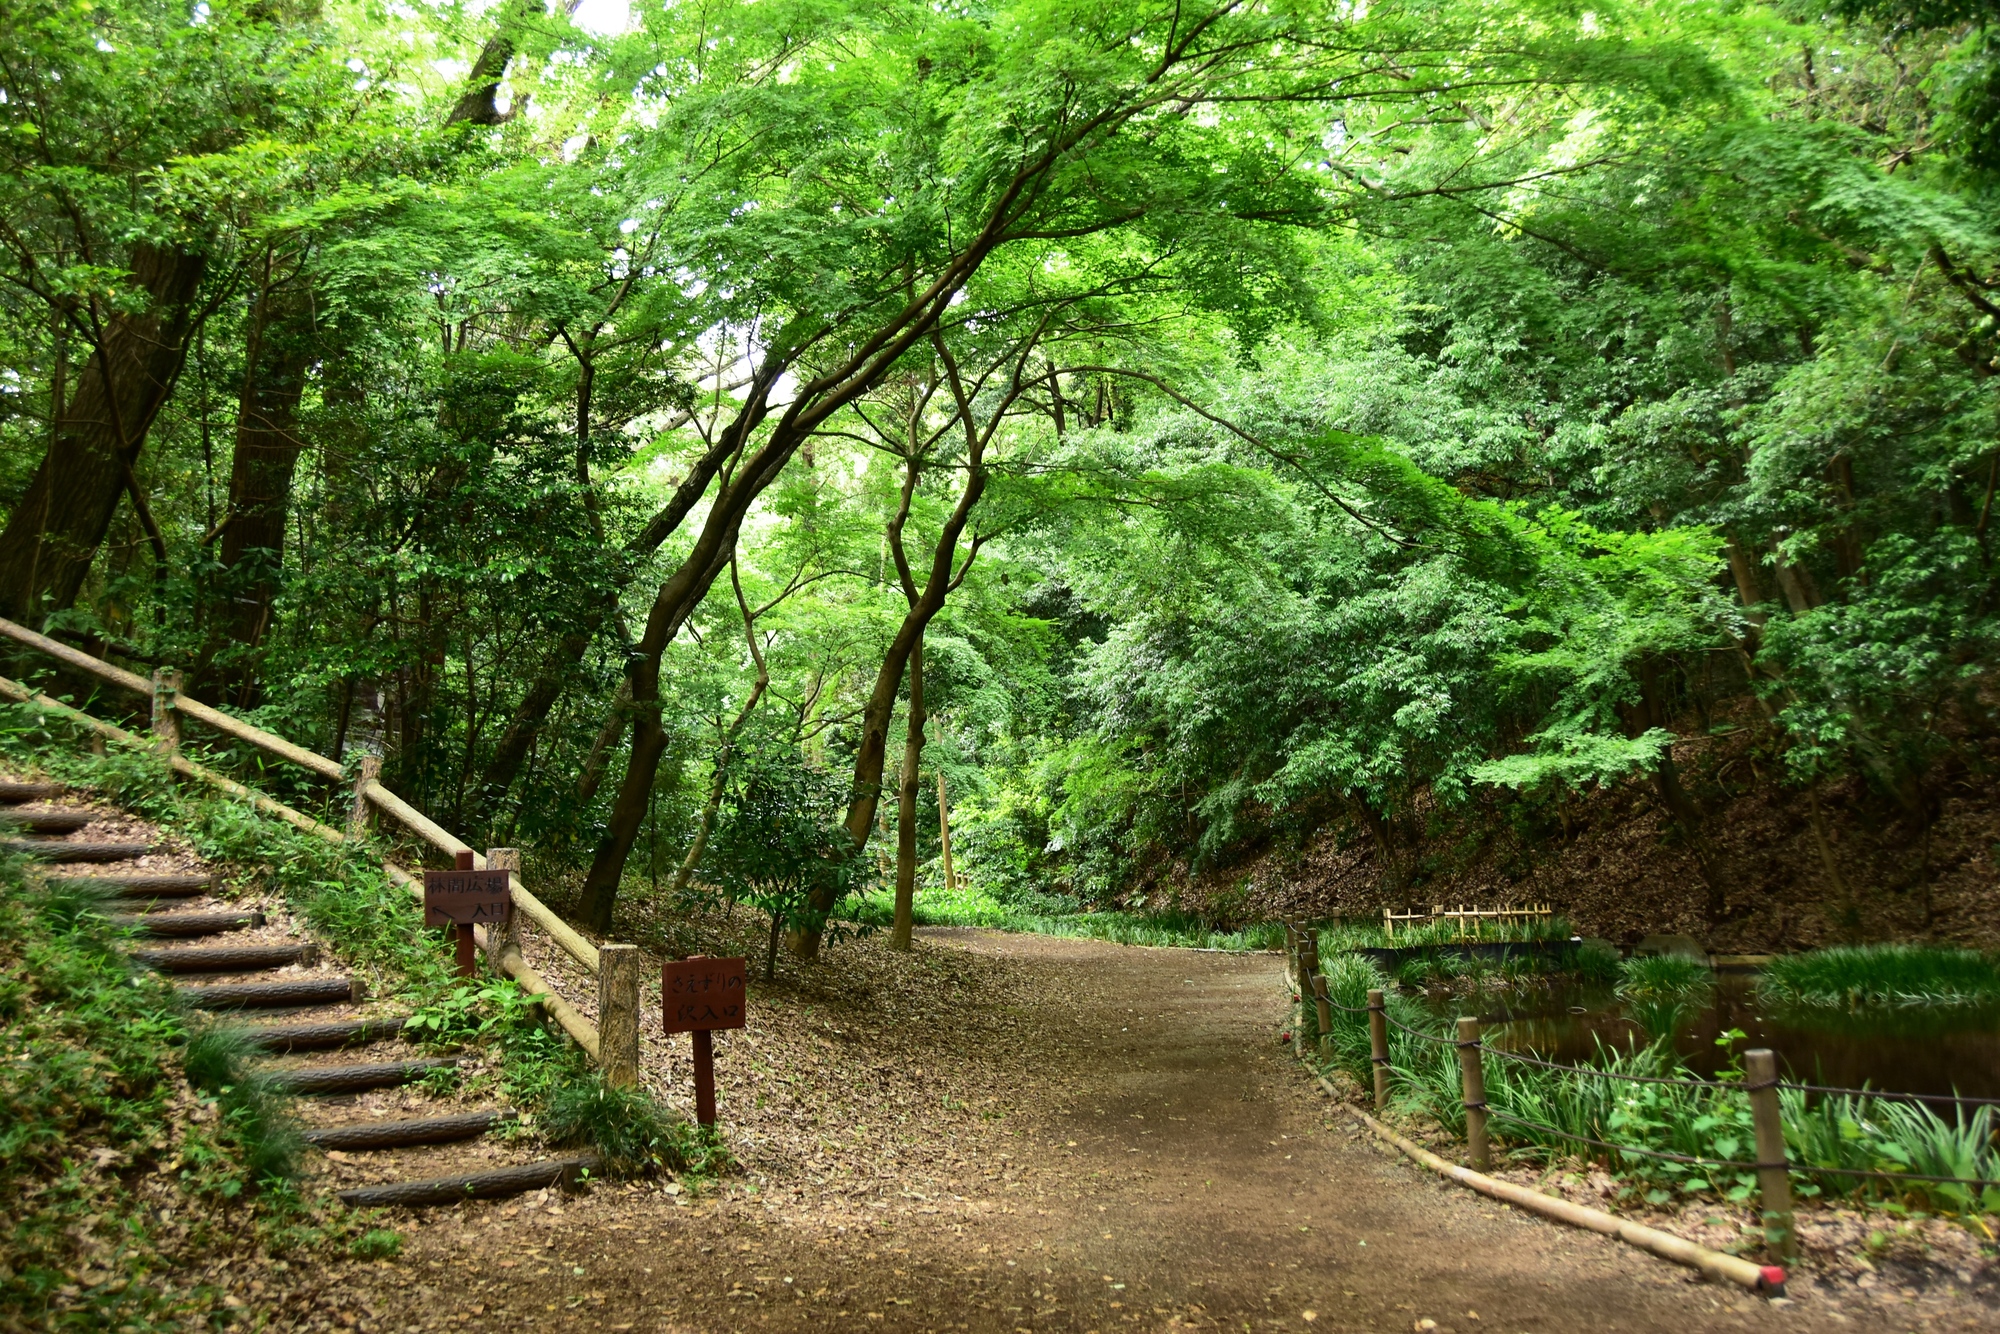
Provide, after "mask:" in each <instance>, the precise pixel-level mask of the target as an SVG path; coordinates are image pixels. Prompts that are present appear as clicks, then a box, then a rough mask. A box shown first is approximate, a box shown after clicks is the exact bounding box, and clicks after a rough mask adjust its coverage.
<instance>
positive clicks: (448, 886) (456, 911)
mask: <svg viewBox="0 0 2000 1334" xmlns="http://www.w3.org/2000/svg"><path fill="white" fill-rule="evenodd" d="M511 906H512V898H511V896H510V895H509V894H508V892H507V872H505V871H425V872H424V925H425V926H450V925H453V924H458V925H462V926H499V925H500V924H501V923H503V922H505V921H506V920H507V912H508V909H509V908H510V907H511Z"/></svg>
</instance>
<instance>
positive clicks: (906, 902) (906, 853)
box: [889, 637, 924, 950]
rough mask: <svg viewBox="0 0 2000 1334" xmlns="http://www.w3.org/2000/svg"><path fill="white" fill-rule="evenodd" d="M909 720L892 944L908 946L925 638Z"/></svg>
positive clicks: (915, 656)
mask: <svg viewBox="0 0 2000 1334" xmlns="http://www.w3.org/2000/svg"><path fill="white" fill-rule="evenodd" d="M908 707H909V720H908V722H907V723H906V724H905V725H904V728H903V771H902V774H901V776H900V777H901V781H900V782H898V783H897V785H896V920H895V925H894V926H893V927H892V928H891V929H890V932H889V948H890V949H896V950H908V949H909V948H910V933H911V930H912V928H913V927H914V926H915V924H916V912H917V780H918V774H917V771H918V769H919V767H921V765H922V764H923V758H924V641H923V639H922V638H921V637H919V638H918V640H917V646H916V647H915V648H914V649H912V650H911V651H910V702H909V706H908Z"/></svg>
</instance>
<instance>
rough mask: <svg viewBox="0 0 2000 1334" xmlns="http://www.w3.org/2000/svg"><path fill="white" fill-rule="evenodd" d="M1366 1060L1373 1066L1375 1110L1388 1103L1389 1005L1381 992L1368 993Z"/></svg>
mask: <svg viewBox="0 0 2000 1334" xmlns="http://www.w3.org/2000/svg"><path fill="white" fill-rule="evenodd" d="M1368 1060H1369V1063H1370V1064H1371V1065H1373V1066H1374V1067H1375V1110H1376V1111H1378V1112H1379V1111H1381V1110H1382V1109H1383V1108H1385V1107H1387V1106H1388V1105H1389V1007H1388V1005H1387V1003H1386V1002H1384V1001H1383V999H1382V993H1381V992H1379V991H1373V990H1371V991H1370V992H1369V993H1368Z"/></svg>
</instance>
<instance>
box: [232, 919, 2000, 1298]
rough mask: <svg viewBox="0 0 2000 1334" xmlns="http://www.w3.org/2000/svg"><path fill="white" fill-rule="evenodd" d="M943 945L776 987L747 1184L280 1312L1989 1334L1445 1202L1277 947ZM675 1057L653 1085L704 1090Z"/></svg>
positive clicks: (738, 1062)
mask: <svg viewBox="0 0 2000 1334" xmlns="http://www.w3.org/2000/svg"><path fill="white" fill-rule="evenodd" d="M746 925H747V924H746ZM924 934H925V937H926V938H925V939H923V940H922V941H920V943H919V947H918V951H917V953H916V955H915V956H914V958H902V957H898V956H892V955H890V954H889V953H888V951H887V950H886V949H884V948H883V947H882V944H881V942H880V941H879V940H872V941H863V942H860V943H858V944H849V945H844V946H842V947H841V948H839V949H837V950H835V951H833V952H832V954H831V956H830V957H829V959H828V960H827V961H825V962H823V963H821V964H819V965H816V966H814V967H813V968H811V969H809V970H806V971H805V972H804V974H803V975H795V974H793V973H792V972H791V971H790V969H789V966H787V969H786V971H785V972H784V973H783V974H782V975H781V977H780V979H779V981H778V983H777V984H775V985H771V986H761V985H760V986H757V987H753V995H752V1006H753V1014H754V1015H755V1016H756V1019H755V1021H754V1023H753V1027H752V1028H751V1029H749V1030H747V1031H746V1032H745V1033H743V1034H741V1035H737V1036H734V1037H732V1038H730V1039H727V1040H725V1042H724V1043H723V1044H722V1050H721V1053H720V1057H719V1061H718V1065H719V1082H720V1085H721V1090H722V1098H723V1108H724V1118H725V1125H726V1128H727V1129H728V1131H729V1134H730V1137H731V1140H732V1142H733V1143H734V1144H735V1145H736V1146H737V1148H738V1151H739V1153H740V1154H741V1156H742V1159H743V1170H742V1172H741V1174H740V1175H735V1176H732V1177H729V1178H725V1179H724V1180H722V1181H720V1182H718V1183H714V1184H713V1185H711V1186H710V1187H708V1188H707V1189H705V1190H702V1191H701V1192H699V1193H698V1194H697V1193H696V1192H695V1191H692V1190H690V1189H688V1188H687V1187H686V1186H684V1185H682V1184H680V1183H635V1184H629V1185H600V1186H598V1187H596V1188H594V1189H592V1190H590V1191H588V1192H587V1193H585V1194H582V1195H579V1196H573V1197H570V1198H567V1199H564V1198H561V1197H549V1196H542V1197H529V1198H526V1199H523V1200H517V1201H513V1202H507V1203H500V1204H492V1205H484V1204H470V1205H466V1206H462V1207H460V1208H457V1209H453V1210H450V1211H436V1212H432V1213H428V1214H416V1215H400V1216H394V1217H392V1218H391V1219H389V1220H388V1221H389V1222H390V1224H391V1225H393V1226H395V1227H397V1228H399V1229H401V1230H402V1231H403V1232H404V1233H405V1235H406V1237H407V1239H408V1244H407V1246H406V1248H405V1250H404V1253H403V1255H402V1256H401V1257H400V1258H399V1259H397V1260H394V1261H381V1262H376V1263H374V1264H372V1265H345V1264H344V1265H337V1266H332V1267H330V1268H321V1267H319V1266H317V1265H314V1264H312V1263H311V1262H307V1263H305V1264H300V1265H297V1266H296V1267H295V1269H294V1271H293V1272H292V1273H291V1274H290V1275H288V1276H287V1278H286V1280H285V1281H283V1282H282V1283H279V1284H277V1285H275V1286H276V1287H280V1288H283V1289H286V1291H285V1292H284V1293H283V1295H282V1296H280V1295H279V1293H278V1292H276V1291H273V1292H271V1293H270V1294H269V1295H268V1296H266V1297H265V1299H264V1300H262V1301H255V1300H253V1301H252V1303H251V1305H252V1308H253V1310H255V1311H256V1314H258V1315H260V1316H263V1317H264V1318H265V1319H267V1320H268V1321H269V1322H270V1323H271V1324H272V1325H273V1326H275V1327H285V1328H301V1327H303V1328H314V1329H320V1328H333V1327H335V1326H339V1327H358V1328H360V1329H362V1330H364V1331H373V1330H435V1329H447V1328H463V1329H479V1330H516V1329H521V1330H525V1329H577V1330H599V1329H604V1330H628V1329H630V1330H642V1331H682V1330H686V1331H695V1330H700V1331H710V1330H738V1329H752V1330H765V1329H769V1330H773V1331H783V1330H808V1329H810V1330H822V1329H858V1330H871V1331H872V1330H945V1329H955V1330H998V1331H1019V1330H1029V1331H1042V1330H1061V1331H1077V1332H1078V1334H1082V1332H1083V1331H1101V1332H1103V1334H1109V1331H1112V1330H1116V1329H1125V1328H1137V1329H1165V1328H1172V1327H1188V1328H1228V1329H1231V1330H1235V1329H1243V1330H1246V1331H1247V1330H1264V1329H1305V1328H1307V1327H1311V1328H1313V1329H1336V1330H1382V1331H1387V1330H1430V1329H1437V1330H1457V1331H1461V1332H1463V1331H1474V1330H1505V1331H1509V1332H1510V1334H1519V1332H1521V1331H1537V1332H1539V1331H1550V1332H1554V1331H1565V1330H1575V1331H1582V1330H1590V1331H1599V1330H1633V1331H1636V1330H1687V1329H1724V1330H1727V1329H1764V1328H1772V1329H1796V1330H1819V1329H1826V1328H1829V1327H1832V1326H1834V1325H1839V1326H1842V1327H1845V1328H1851V1329H1854V1330H1873V1329H1882V1330H1888V1329H1897V1330H1905V1329H1912V1328H1917V1327H1937V1328H1975V1327H1986V1328H1991V1327H1992V1326H1993V1323H1994V1320H1995V1314H1996V1312H1995V1308H1994V1307H1993V1306H1991V1305H1988V1304H1986V1301H1985V1300H1982V1299H1981V1297H1979V1296H1978V1295H1975V1294H1972V1293H1968V1292H1966V1291H1964V1290H1963V1288H1962V1287H1961V1286H1960V1285H1959V1284H1958V1283H1957V1282H1955V1281H1953V1280H1952V1279H1951V1277H1950V1275H1949V1272H1948V1271H1938V1270H1936V1269H1935V1268H1933V1269H1932V1270H1931V1271H1929V1272H1930V1273H1931V1274H1932V1279H1930V1280H1927V1281H1928V1283H1929V1286H1927V1287H1922V1288H1919V1287H1917V1286H1914V1285H1905V1284H1904V1283H1900V1282H1891V1281H1883V1282H1880V1283H1877V1284H1875V1286H1873V1287H1872V1288H1870V1289H1868V1290H1863V1289H1860V1288H1855V1287H1852V1286H1847V1287H1838V1288H1833V1287H1829V1288H1820V1287H1814V1286H1812V1285H1810V1284H1808V1285H1804V1286H1803V1289H1802V1291H1803V1294H1804V1295H1803V1296H1802V1297H1801V1299H1800V1300H1796V1301H1792V1302H1789V1303H1766V1302H1764V1301H1761V1300H1759V1299H1756V1298H1753V1297H1750V1296H1748V1295H1746V1294H1742V1293H1740V1292H1738V1291H1736V1290H1734V1289H1730V1288H1724V1287H1719V1286H1716V1285H1712V1284H1707V1283H1703V1282H1701V1281H1699V1280H1698V1279H1696V1278H1694V1277H1692V1276H1691V1275H1690V1274H1689V1273H1688V1272H1687V1271H1684V1270H1681V1269H1678V1268H1676V1267H1674V1266H1671V1265H1667V1264H1665V1263H1663V1262H1660V1261H1657V1260H1654V1259H1652V1258H1650V1257H1648V1256H1646V1255H1643V1254H1641V1253H1638V1252H1635V1251H1632V1250H1630V1249H1627V1248H1625V1247H1622V1246H1620V1245H1619V1244H1618V1243H1615V1242H1611V1241H1608V1240H1606V1239H1603V1238H1601V1237H1598V1236H1595V1235H1594V1234H1583V1233H1578V1232H1575V1231H1571V1230H1568V1229H1564V1228H1560V1227H1557V1226H1555V1225H1552V1224H1548V1223H1544V1222H1541V1221H1539V1220H1531V1219H1527V1218H1524V1217H1522V1216H1520V1215H1518V1214H1516V1213H1514V1212H1513V1211H1510V1210H1507V1209H1505V1208H1503V1207H1501V1206H1497V1205H1495V1204H1493V1203H1491V1202H1489V1201H1485V1200H1483V1199H1482V1198H1480V1197H1477V1196H1474V1195H1471V1194H1469V1193H1467V1192H1465V1191H1463V1190H1461V1189H1460V1188H1457V1187H1454V1186H1448V1185H1446V1184H1443V1183H1441V1182H1439V1181H1438V1180H1437V1179H1436V1178H1435V1177H1433V1176H1431V1175H1430V1174H1429V1173H1426V1172H1422V1171H1420V1170H1418V1169H1415V1168H1413V1167H1411V1166H1409V1165H1408V1164H1406V1163H1404V1162H1403V1161H1402V1160H1401V1159H1399V1158H1397V1157H1395V1156H1393V1155H1391V1154H1389V1153H1386V1152H1385V1151H1383V1150H1381V1149H1380V1148H1378V1147H1376V1146H1375V1145H1374V1144H1373V1142H1372V1141H1368V1140H1363V1139H1362V1138H1360V1137H1359V1136H1358V1135H1357V1134H1356V1132H1355V1131H1354V1130H1353V1129H1352V1127H1351V1125H1350V1123H1349V1122H1348V1121H1347V1119H1346V1118H1345V1117H1343V1116H1340V1115H1338V1114H1337V1113H1336V1112H1335V1111H1334V1109H1333V1108H1332V1106H1331V1105H1330V1103H1329V1102H1328V1101H1327V1100H1326V1099H1325V1098H1324V1097H1323V1096H1322V1095H1320V1094H1319V1093H1317V1092H1316V1091H1315V1090H1314V1088H1313V1086H1312V1085H1311V1083H1310V1082H1309V1081H1308V1080H1307V1078H1306V1076H1305V1075H1304V1073H1303V1072H1302V1070H1301V1068H1300V1067H1299V1066H1298V1065H1297V1064H1296V1063H1295V1062H1293V1061H1292V1060H1291V1058H1290V1054H1289V1050H1288V1048H1286V1047H1283V1046H1280V1045H1279V1044H1278V1042H1277V1040H1276V1039H1277V1034H1278V1030H1279V1027H1280V1025H1281V1024H1282V1022H1283V1020H1284V1012H1285V1004H1284V1001H1285V996H1284V993H1283V991H1282V985H1283V983H1282V977H1281V964H1280V961H1279V960H1278V959H1277V958H1276V957H1274V956H1247V957H1246V956H1231V955H1221V954H1204V953H1194V952H1189V951H1175V950H1149V949H1131V948H1121V947H1118V946H1113V945H1105V944H1100V943H1096V942H1089V941H1075V940H1053V939H1047V938H1041V937H1028V936H1003V935H999V934H996V933H988V932H972V931H947V930H938V931H931V932H927V933H924ZM682 1041H685V1040H684V1039H683V1040H682ZM664 1046H665V1044H664V1042H663V1041H660V1042H651V1043H649V1044H648V1047H649V1054H648V1061H649V1064H650V1065H652V1067H653V1069H652V1072H651V1077H652V1079H654V1080H656V1081H657V1080H662V1078H663V1077H669V1078H670V1079H671V1082H672V1083H673V1084H675V1085H678V1084H679V1083H680V1082H681V1079H680V1071H679V1070H678V1069H674V1070H668V1069H666V1068H665V1067H663V1066H662V1065H661V1063H660V1061H659V1057H660V1056H661V1055H662V1054H663V1048H664ZM676 1091H677V1090H676ZM1940 1274H1942V1275H1943V1281H1938V1276H1939V1275H1940ZM267 1276H268V1275H267ZM260 1286H261V1285H260ZM273 1299H276V1300H273ZM1988 1299H1990V1291H1989V1293H1988Z"/></svg>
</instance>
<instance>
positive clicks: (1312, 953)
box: [1298, 927, 1327, 1060]
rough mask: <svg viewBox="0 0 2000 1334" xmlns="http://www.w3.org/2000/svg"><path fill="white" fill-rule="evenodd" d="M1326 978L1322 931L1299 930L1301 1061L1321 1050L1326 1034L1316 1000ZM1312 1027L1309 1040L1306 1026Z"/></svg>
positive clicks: (1309, 928)
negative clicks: (1321, 956) (1322, 964)
mask: <svg viewBox="0 0 2000 1334" xmlns="http://www.w3.org/2000/svg"><path fill="white" fill-rule="evenodd" d="M1324 981H1325V979H1324V978H1323V977H1322V976H1321V974H1320V971H1319V932H1317V931H1315V930H1313V929H1312V928H1311V927H1301V928H1300V929H1299V1044H1298V1053H1299V1058H1300V1059H1301V1060H1303V1059H1304V1058H1305V1054H1306V1053H1307V1052H1308V1051H1316V1050H1318V1048H1319V1039H1320V1038H1321V1036H1323V1035H1324V1034H1325V1033H1326V1027H1327V1026H1326V1023H1325V1021H1324V1018H1323V1016H1322V1014H1321V1011H1320V1008H1319V1006H1318V1005H1317V1004H1314V1003H1312V998H1314V997H1317V996H1318V995H1319V991H1320V987H1321V986H1322V985H1324ZM1308 1023H1311V1024H1312V1029H1313V1031H1312V1037H1311V1039H1310V1040H1308V1039H1307V1037H1306V1025H1307V1024H1308Z"/></svg>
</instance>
